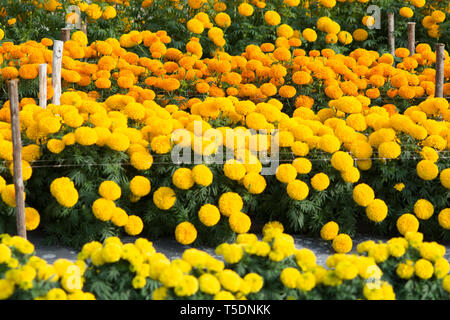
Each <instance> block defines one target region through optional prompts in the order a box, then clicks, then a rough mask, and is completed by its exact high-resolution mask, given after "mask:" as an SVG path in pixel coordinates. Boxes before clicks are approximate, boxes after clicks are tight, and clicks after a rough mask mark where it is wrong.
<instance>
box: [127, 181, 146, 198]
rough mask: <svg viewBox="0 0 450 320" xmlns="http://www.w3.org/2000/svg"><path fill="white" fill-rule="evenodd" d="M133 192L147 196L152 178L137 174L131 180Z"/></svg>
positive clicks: (140, 195)
mask: <svg viewBox="0 0 450 320" xmlns="http://www.w3.org/2000/svg"><path fill="white" fill-rule="evenodd" d="M130 190H131V192H132V193H133V194H134V195H136V196H138V197H145V196H146V195H148V194H149V193H150V190H151V183H150V180H149V179H147V178H146V177H143V176H135V177H134V178H133V179H131V181H130Z"/></svg>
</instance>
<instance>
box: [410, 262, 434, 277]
mask: <svg viewBox="0 0 450 320" xmlns="http://www.w3.org/2000/svg"><path fill="white" fill-rule="evenodd" d="M414 273H415V275H416V276H418V277H419V278H421V279H424V280H426V279H430V278H431V277H432V276H433V274H434V267H433V264H432V263H431V262H430V261H428V260H425V259H419V260H417V261H416V263H415V264H414Z"/></svg>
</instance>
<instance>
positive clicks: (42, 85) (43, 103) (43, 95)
mask: <svg viewBox="0 0 450 320" xmlns="http://www.w3.org/2000/svg"><path fill="white" fill-rule="evenodd" d="M39 106H40V107H41V108H42V109H46V108H47V64H46V63H43V64H40V65H39Z"/></svg>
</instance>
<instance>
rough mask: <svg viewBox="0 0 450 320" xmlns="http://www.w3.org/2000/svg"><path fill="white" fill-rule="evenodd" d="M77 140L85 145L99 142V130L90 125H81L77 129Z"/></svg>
mask: <svg viewBox="0 0 450 320" xmlns="http://www.w3.org/2000/svg"><path fill="white" fill-rule="evenodd" d="M74 134H75V139H76V142H77V143H79V144H81V145H83V146H91V145H93V144H95V143H96V142H97V139H98V136H97V132H96V131H95V130H94V129H93V128H90V127H79V128H77V129H75V132H74Z"/></svg>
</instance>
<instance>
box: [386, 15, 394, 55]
mask: <svg viewBox="0 0 450 320" xmlns="http://www.w3.org/2000/svg"><path fill="white" fill-rule="evenodd" d="M394 30H395V27H394V13H393V12H388V43H389V50H390V53H391V55H392V56H395V37H394Z"/></svg>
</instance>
